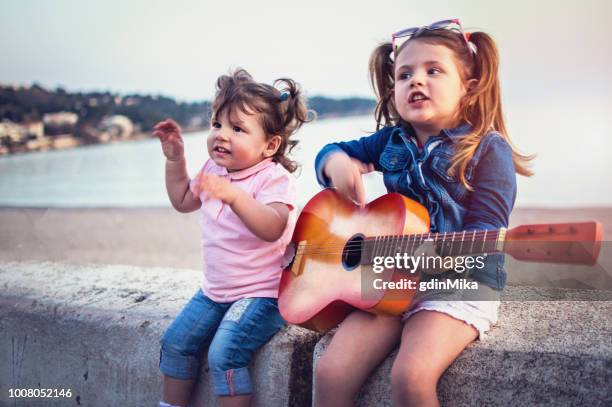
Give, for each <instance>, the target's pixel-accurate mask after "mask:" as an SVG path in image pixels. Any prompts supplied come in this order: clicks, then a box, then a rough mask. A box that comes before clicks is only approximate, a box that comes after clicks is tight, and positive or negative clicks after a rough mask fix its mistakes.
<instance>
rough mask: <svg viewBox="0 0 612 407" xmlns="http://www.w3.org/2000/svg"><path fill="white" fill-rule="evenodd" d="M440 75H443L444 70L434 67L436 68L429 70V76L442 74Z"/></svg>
mask: <svg viewBox="0 0 612 407" xmlns="http://www.w3.org/2000/svg"><path fill="white" fill-rule="evenodd" d="M440 73H442V70H441V69H440V68H435V67H434V68H429V69H428V70H427V74H429V75H437V74H440Z"/></svg>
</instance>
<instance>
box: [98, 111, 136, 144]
mask: <svg viewBox="0 0 612 407" xmlns="http://www.w3.org/2000/svg"><path fill="white" fill-rule="evenodd" d="M98 128H99V130H100V131H101V132H102V133H106V134H107V136H106V137H107V138H110V139H118V138H128V137H130V136H131V135H132V133H134V123H132V121H131V120H130V119H129V117H127V116H123V115H113V116H107V117H105V118H104V119H102V121H101V122H100V125H99V126H98Z"/></svg>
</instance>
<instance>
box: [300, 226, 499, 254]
mask: <svg viewBox="0 0 612 407" xmlns="http://www.w3.org/2000/svg"><path fill="white" fill-rule="evenodd" d="M479 234H480V235H482V236H483V237H484V236H485V233H484V232H482V233H476V234H475V235H474V234H472V235H470V236H469V237H470V238H471V237H472V236H479ZM396 236H402V235H396ZM371 239H372V238H370V240H366V241H365V244H368V245H371V246H373V247H375V246H376V245H377V243H379V244H380V246H381V247H380V248H381V250H380V251H381V252H385V251H393V250H395V249H400V250H401V249H403V250H406V249H411V250H415V249H417V248H418V247H413V246H416V245H417V244H419V245H420V244H422V243H426V242H427V241H429V240H428V239H427V238H424V237H419V238H416V239H408V240H406V238H404V237H402V238H399V239H398V238H394V237H389V238H387V237H385V238H382V239H381V238H378V240H371ZM431 242H432V243H441V245H442V250H445V249H449V253H452V252H453V249H454V247H450V246H451V245H454V244H455V243H463V244H465V243H466V242H467V243H468V244H470V247H471V249H473V246H474V245H477V246H476V247H478V246H482V248H484V246H485V245H486V244H487V243H489V242H497V236H495V235H494V233H491V236H490V237H489V236H486V237H484V239H480V240H479V241H475V240H472V239H469V240H467V239H466V240H454V241H448V240H444V239H438V240H436V239H432V240H431ZM389 245H393V246H395V245H397V247H394V248H390V247H388V246H389ZM363 246H364V241H361V242H359V241H356V242H348V243H346V244H345V243H327V244H326V243H311V244H305V245H301V246H298V249H297V250H296V255H297V254H300V255H304V254H337V253H345V252H346V253H354V252H360V251H362V250H363ZM402 246H403V247H402ZM445 246H446V247H445ZM340 247H342V248H343V250H341V251H339V250H338V249H339V248H340ZM466 248H467V246H466ZM376 249H378V248H376ZM459 249H462V247H460V248H459ZM376 251H377V252H378V251H379V250H376Z"/></svg>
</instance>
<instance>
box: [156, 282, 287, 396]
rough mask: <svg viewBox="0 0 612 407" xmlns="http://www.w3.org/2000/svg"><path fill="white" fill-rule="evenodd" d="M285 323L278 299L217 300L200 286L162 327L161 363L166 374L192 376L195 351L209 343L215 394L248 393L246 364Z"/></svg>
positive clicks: (195, 367)
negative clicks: (176, 315) (177, 313)
mask: <svg viewBox="0 0 612 407" xmlns="http://www.w3.org/2000/svg"><path fill="white" fill-rule="evenodd" d="M284 324H285V322H284V321H283V319H282V317H281V315H280V313H279V311H278V304H277V299H276V298H243V299H241V300H238V301H235V302H233V303H217V302H214V301H213V300H211V299H210V298H208V297H206V296H205V295H204V294H203V293H202V291H201V290H198V291H197V292H196V293H195V295H194V296H193V298H191V300H190V301H189V302H188V303H187V305H186V306H185V308H183V310H182V311H181V313H180V314H179V315H178V317H176V319H175V320H174V322H172V324H171V325H170V326H169V327H168V329H167V330H166V333H165V334H164V337H163V339H162V341H161V352H160V363H159V368H160V370H161V372H162V373H163V374H165V375H166V376H170V377H173V378H176V379H183V380H189V379H195V378H196V377H197V376H198V371H199V369H200V366H199V355H200V353H201V352H202V350H203V348H204V347H205V345H206V343H208V342H210V346H209V348H208V367H209V369H210V374H211V377H212V381H213V388H214V392H215V394H216V395H218V396H234V395H238V394H250V393H252V391H253V389H252V385H251V378H250V376H249V371H248V367H247V366H248V365H249V362H250V361H251V359H252V358H253V355H254V353H255V351H256V350H257V349H259V348H260V347H261V346H263V345H264V344H265V343H266V342H268V341H269V340H270V339H271V338H272V337H273V336H274V334H275V333H276V332H278V330H279V329H280V328H281V327H282V326H283V325H284ZM211 339H212V340H211Z"/></svg>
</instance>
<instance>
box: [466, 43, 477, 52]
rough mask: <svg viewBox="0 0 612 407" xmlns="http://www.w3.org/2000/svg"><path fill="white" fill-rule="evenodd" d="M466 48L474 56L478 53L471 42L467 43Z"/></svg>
mask: <svg viewBox="0 0 612 407" xmlns="http://www.w3.org/2000/svg"><path fill="white" fill-rule="evenodd" d="M468 48H469V49H470V51H472V52H473V53H474V55H476V54H477V53H478V48H477V47H476V44H474V43H473V42H472V41H469V42H468Z"/></svg>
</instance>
